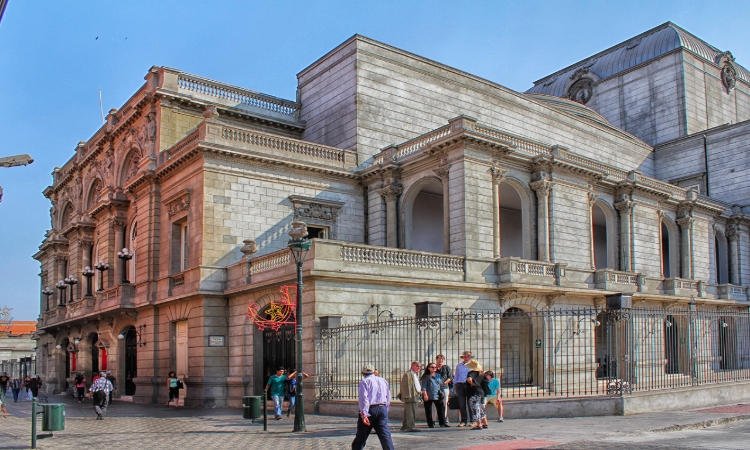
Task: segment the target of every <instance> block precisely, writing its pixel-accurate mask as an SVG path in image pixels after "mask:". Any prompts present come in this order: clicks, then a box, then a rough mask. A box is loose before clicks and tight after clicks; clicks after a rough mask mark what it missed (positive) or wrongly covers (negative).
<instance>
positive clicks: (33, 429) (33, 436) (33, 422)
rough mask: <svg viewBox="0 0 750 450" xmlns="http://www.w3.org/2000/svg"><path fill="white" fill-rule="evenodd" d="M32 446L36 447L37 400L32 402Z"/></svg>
mask: <svg viewBox="0 0 750 450" xmlns="http://www.w3.org/2000/svg"><path fill="white" fill-rule="evenodd" d="M31 448H36V402H31Z"/></svg>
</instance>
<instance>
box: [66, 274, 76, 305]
mask: <svg viewBox="0 0 750 450" xmlns="http://www.w3.org/2000/svg"><path fill="white" fill-rule="evenodd" d="M64 281H65V284H68V285H70V300H69V302H68V303H73V286H75V285H76V284H78V278H76V277H75V275H70V276H68V278H66V279H65V280H64Z"/></svg>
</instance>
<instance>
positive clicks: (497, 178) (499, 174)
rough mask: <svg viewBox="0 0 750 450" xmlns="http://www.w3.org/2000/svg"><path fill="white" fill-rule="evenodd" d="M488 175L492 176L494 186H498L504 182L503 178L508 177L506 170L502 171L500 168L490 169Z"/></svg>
mask: <svg viewBox="0 0 750 450" xmlns="http://www.w3.org/2000/svg"><path fill="white" fill-rule="evenodd" d="M490 173H491V174H492V182H493V183H495V184H500V183H502V182H503V181H504V180H505V177H506V176H508V170H507V169H503V168H501V167H497V166H495V167H491V168H490Z"/></svg>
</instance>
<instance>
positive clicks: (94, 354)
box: [89, 333, 99, 373]
mask: <svg viewBox="0 0 750 450" xmlns="http://www.w3.org/2000/svg"><path fill="white" fill-rule="evenodd" d="M89 342H91V370H90V372H91V373H94V372H99V346H97V344H98V343H99V335H98V334H96V333H91V334H90V335H89Z"/></svg>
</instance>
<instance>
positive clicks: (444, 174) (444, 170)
mask: <svg viewBox="0 0 750 450" xmlns="http://www.w3.org/2000/svg"><path fill="white" fill-rule="evenodd" d="M450 167H451V166H450V165H444V166H440V167H438V168H437V169H434V170H433V172H435V175H437V176H438V177H439V178H440V179H441V180H443V181H448V174H450Z"/></svg>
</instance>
